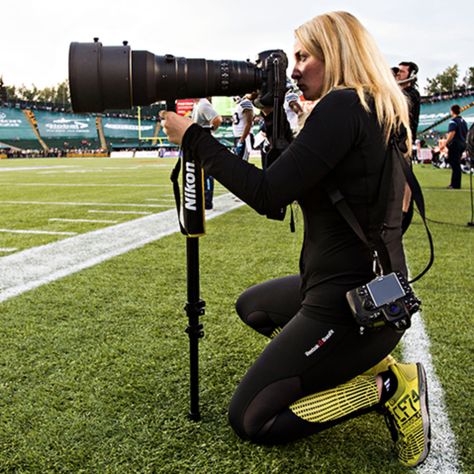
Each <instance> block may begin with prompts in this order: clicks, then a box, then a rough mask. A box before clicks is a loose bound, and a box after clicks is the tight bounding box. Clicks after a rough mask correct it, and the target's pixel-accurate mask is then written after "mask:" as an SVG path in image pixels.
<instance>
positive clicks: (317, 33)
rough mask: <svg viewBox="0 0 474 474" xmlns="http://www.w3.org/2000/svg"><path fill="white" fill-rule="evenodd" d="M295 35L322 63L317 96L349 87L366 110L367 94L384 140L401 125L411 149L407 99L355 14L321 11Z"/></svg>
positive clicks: (408, 146)
mask: <svg viewBox="0 0 474 474" xmlns="http://www.w3.org/2000/svg"><path fill="white" fill-rule="evenodd" d="M295 36H296V38H297V39H298V41H299V42H300V43H301V44H302V45H303V47H304V48H305V49H306V50H307V51H308V52H309V53H310V54H311V55H312V56H315V57H316V58H318V59H319V60H321V61H323V62H324V63H325V75H324V82H323V86H322V91H321V97H323V96H324V95H326V94H327V93H329V92H330V91H331V90H333V89H346V88H353V89H355V90H356V92H357V95H358V96H359V99H360V102H361V104H362V106H363V107H364V108H365V109H366V110H367V111H369V110H370V109H369V105H368V104H367V94H368V95H369V96H371V97H372V98H373V100H374V105H375V112H376V114H377V121H378V123H379V124H380V126H381V127H382V130H383V133H384V137H385V142H386V143H387V142H388V140H389V137H390V134H391V133H392V132H396V131H398V130H400V129H401V126H402V125H403V126H404V127H405V129H406V131H407V134H408V138H407V142H406V145H407V148H408V150H409V151H410V150H411V136H410V126H409V115H408V104H407V99H406V97H405V96H404V94H403V93H402V91H401V90H400V87H399V86H398V84H397V83H396V81H395V78H394V77H393V74H392V71H391V69H390V67H389V65H388V63H387V61H386V60H385V58H384V57H383V55H382V53H381V52H380V50H379V48H378V47H377V45H376V44H375V41H374V39H373V38H372V36H371V35H370V34H369V32H368V31H367V30H366V29H365V27H364V26H363V25H362V24H361V23H360V21H359V20H358V19H357V18H355V17H354V16H353V15H351V14H350V13H347V12H343V11H339V12H330V13H325V14H323V15H319V16H316V17H314V18H313V19H312V20H310V21H308V22H306V23H304V24H303V25H301V26H300V27H299V28H297V29H296V31H295Z"/></svg>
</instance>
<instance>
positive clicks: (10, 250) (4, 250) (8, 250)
mask: <svg viewBox="0 0 474 474" xmlns="http://www.w3.org/2000/svg"><path fill="white" fill-rule="evenodd" d="M15 250H18V249H17V248H16V247H0V252H14V251H15Z"/></svg>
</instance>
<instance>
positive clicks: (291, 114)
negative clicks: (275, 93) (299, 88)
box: [283, 91, 303, 136]
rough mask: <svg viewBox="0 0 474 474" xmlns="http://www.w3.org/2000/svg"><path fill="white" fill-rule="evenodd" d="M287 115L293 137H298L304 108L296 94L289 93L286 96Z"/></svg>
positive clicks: (285, 107)
mask: <svg viewBox="0 0 474 474" xmlns="http://www.w3.org/2000/svg"><path fill="white" fill-rule="evenodd" d="M283 107H284V109H285V113H286V118H287V119H288V122H289V124H290V127H291V132H292V133H293V136H296V135H297V134H298V132H299V129H300V125H299V124H300V117H301V116H302V115H303V108H302V107H301V103H300V98H299V97H298V94H295V93H294V92H291V91H289V92H287V93H286V95H285V102H284V105H283Z"/></svg>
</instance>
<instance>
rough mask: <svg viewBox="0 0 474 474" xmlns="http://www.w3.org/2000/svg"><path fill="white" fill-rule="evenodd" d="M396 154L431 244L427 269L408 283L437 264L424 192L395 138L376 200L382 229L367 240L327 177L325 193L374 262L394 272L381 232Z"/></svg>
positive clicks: (388, 148) (413, 280)
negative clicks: (426, 212)
mask: <svg viewBox="0 0 474 474" xmlns="http://www.w3.org/2000/svg"><path fill="white" fill-rule="evenodd" d="M393 155H396V156H397V160H398V162H399V163H400V165H401V168H402V171H403V174H404V175H405V179H406V181H407V183H408V186H409V187H410V189H411V192H412V195H413V199H414V201H415V204H416V206H417V208H418V211H419V213H420V216H421V218H422V220H423V224H424V226H425V229H426V233H427V235H428V241H429V245H430V260H429V262H428V264H427V265H426V267H425V269H424V270H423V271H422V272H421V273H420V274H419V275H417V276H416V277H415V278H413V279H412V280H410V282H409V283H413V282H415V281H417V280H419V279H420V278H421V277H422V276H423V275H425V274H426V272H427V271H428V270H429V269H430V268H431V266H432V265H433V262H434V246H433V238H432V236H431V232H430V230H429V228H428V224H427V222H426V216H425V203H424V198H423V193H422V191H421V187H420V184H419V183H418V180H417V179H416V176H415V175H414V173H413V171H412V169H411V167H410V165H409V163H408V162H407V161H406V160H405V158H404V157H403V154H402V152H401V151H400V148H399V146H398V143H397V141H396V139H395V137H393V136H392V137H391V139H390V141H389V145H388V147H387V151H386V154H385V163H384V169H383V171H382V178H381V181H380V185H379V193H378V198H377V203H376V205H375V214H374V215H375V218H374V222H375V223H377V224H380V227H379V229H378V230H377V231H376V232H372V233H371V235H370V238H367V236H366V234H365V232H364V231H363V229H362V227H361V226H360V224H359V221H358V220H357V218H356V216H355V215H354V213H353V211H352V209H351V208H350V207H349V205H348V204H347V201H346V199H345V198H344V196H343V194H342V193H341V191H340V190H339V189H338V188H337V186H336V183H335V181H334V180H333V179H332V178H328V179H326V180H325V184H324V187H325V189H326V192H327V193H328V195H329V198H330V200H331V202H332V204H333V205H334V206H335V207H336V209H337V210H338V211H339V213H340V214H341V215H342V217H344V219H345V220H346V222H347V223H348V224H349V226H350V227H351V228H352V230H353V231H354V232H355V234H356V235H357V236H358V237H359V238H360V239H361V240H362V242H364V244H365V245H367V247H368V248H369V249H370V251H371V252H372V255H373V256H374V259H376V260H378V261H379V263H380V265H381V267H382V268H383V270H384V271H385V272H390V271H391V263H390V256H389V253H388V250H387V247H386V245H385V242H384V241H383V238H382V230H383V222H384V218H385V214H386V211H387V204H388V190H389V189H390V180H391V178H392V174H393V173H392V171H393V170H392V166H394V164H395V162H396V161H395V160H394V157H393Z"/></svg>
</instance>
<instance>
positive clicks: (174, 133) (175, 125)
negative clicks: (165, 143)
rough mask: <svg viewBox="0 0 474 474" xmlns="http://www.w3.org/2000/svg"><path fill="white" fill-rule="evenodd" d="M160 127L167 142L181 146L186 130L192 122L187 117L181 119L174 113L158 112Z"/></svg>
mask: <svg viewBox="0 0 474 474" xmlns="http://www.w3.org/2000/svg"><path fill="white" fill-rule="evenodd" d="M160 117H161V120H162V122H161V126H162V127H163V131H164V132H165V133H166V135H168V140H169V141H170V142H171V143H176V144H177V145H181V143H182V141H183V137H184V134H185V133H186V130H187V129H188V128H189V127H190V126H191V125H192V124H193V121H192V120H191V119H190V118H188V117H181V115H178V114H176V113H174V112H166V111H164V110H162V111H161V112H160Z"/></svg>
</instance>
